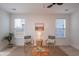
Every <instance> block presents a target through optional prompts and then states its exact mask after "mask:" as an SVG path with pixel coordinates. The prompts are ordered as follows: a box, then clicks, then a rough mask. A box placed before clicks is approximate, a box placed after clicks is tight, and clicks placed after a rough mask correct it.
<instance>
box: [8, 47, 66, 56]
mask: <svg viewBox="0 0 79 59" xmlns="http://www.w3.org/2000/svg"><path fill="white" fill-rule="evenodd" d="M47 48H48V49H49V54H48V56H67V54H66V53H65V52H64V51H62V50H61V49H60V48H59V47H55V48H53V47H47ZM31 52H32V47H31V46H27V47H26V48H25V51H24V47H17V48H16V49H15V50H13V51H12V52H11V53H10V54H9V55H8V56H32V53H31Z"/></svg>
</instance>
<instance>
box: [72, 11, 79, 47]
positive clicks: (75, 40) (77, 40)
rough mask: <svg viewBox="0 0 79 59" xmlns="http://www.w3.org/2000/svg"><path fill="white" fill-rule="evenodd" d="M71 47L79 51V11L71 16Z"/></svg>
mask: <svg viewBox="0 0 79 59" xmlns="http://www.w3.org/2000/svg"><path fill="white" fill-rule="evenodd" d="M71 45H72V46H73V47H75V48H77V49H79V11H76V12H75V13H73V14H72V15H71Z"/></svg>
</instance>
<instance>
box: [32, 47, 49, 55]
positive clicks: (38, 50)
mask: <svg viewBox="0 0 79 59" xmlns="http://www.w3.org/2000/svg"><path fill="white" fill-rule="evenodd" d="M48 52H49V51H48V48H42V47H33V48H32V55H33V56H47V55H48Z"/></svg>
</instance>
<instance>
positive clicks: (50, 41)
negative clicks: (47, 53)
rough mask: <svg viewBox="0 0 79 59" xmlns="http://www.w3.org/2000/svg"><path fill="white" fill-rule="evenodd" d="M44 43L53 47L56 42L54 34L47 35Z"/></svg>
mask: <svg viewBox="0 0 79 59" xmlns="http://www.w3.org/2000/svg"><path fill="white" fill-rule="evenodd" d="M46 44H47V46H48V47H51V46H53V47H54V48H55V44H56V40H55V36H48V39H47V40H46Z"/></svg>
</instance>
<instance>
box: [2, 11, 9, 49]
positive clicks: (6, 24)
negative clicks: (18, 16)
mask: <svg viewBox="0 0 79 59" xmlns="http://www.w3.org/2000/svg"><path fill="white" fill-rule="evenodd" d="M8 32H9V14H8V13H6V12H4V11H1V10H0V50H1V49H3V48H4V47H5V46H6V44H7V43H6V42H4V41H2V39H3V37H4V36H5V35H6V34H7V33H8Z"/></svg>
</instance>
